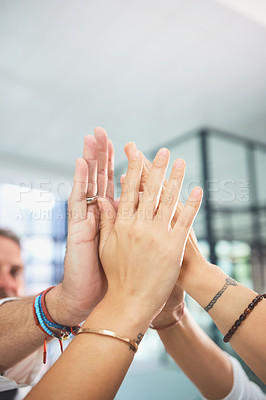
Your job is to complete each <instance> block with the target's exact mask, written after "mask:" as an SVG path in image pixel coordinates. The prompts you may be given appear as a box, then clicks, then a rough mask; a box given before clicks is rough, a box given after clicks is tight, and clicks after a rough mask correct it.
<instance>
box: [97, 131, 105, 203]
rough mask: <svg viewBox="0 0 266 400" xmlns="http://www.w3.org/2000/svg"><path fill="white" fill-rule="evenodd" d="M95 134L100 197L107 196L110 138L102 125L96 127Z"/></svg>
mask: <svg viewBox="0 0 266 400" xmlns="http://www.w3.org/2000/svg"><path fill="white" fill-rule="evenodd" d="M94 136H95V139H96V141H97V150H98V166H97V194H98V196H100V197H105V195H106V189H107V181H108V177H107V169H108V138H107V134H106V132H105V130H104V129H103V128H100V127H98V128H95V131H94Z"/></svg>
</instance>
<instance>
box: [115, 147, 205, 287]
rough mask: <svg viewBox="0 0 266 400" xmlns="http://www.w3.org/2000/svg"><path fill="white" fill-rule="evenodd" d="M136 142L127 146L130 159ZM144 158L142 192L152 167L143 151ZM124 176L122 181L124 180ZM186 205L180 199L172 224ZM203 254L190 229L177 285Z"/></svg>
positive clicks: (165, 181)
mask: <svg viewBox="0 0 266 400" xmlns="http://www.w3.org/2000/svg"><path fill="white" fill-rule="evenodd" d="M137 150H138V149H137V147H136V144H135V143H134V142H130V143H127V144H126V146H125V153H126V156H127V158H128V159H130V156H131V154H132V153H133V152H135V151H137ZM141 154H142V158H143V169H142V174H141V181H140V192H142V191H143V190H144V187H145V185H146V182H147V180H148V178H149V174H150V171H151V168H152V164H151V162H150V161H149V160H148V159H147V158H146V157H145V155H144V154H143V153H141ZM123 179H124V178H123V177H122V179H121V180H122V181H123ZM166 185H167V180H166V179H165V180H164V183H163V186H162V193H163V192H164V190H165V188H166ZM183 208H184V206H183V204H182V202H181V201H180V200H179V201H178V204H177V207H176V211H175V214H174V217H173V219H172V226H174V225H175V223H176V221H177V220H178V218H179V215H180V213H181V212H182V210H183ZM202 258H203V257H202V255H201V254H200V251H199V249H198V246H197V238H196V235H195V232H194V230H193V229H191V230H190V232H189V236H188V240H187V243H186V248H185V253H184V259H183V264H182V269H181V271H180V275H179V282H178V283H177V286H178V287H179V286H180V285H181V286H182V285H183V281H186V280H187V279H189V275H190V269H191V265H192V264H193V265H196V264H198V263H199V262H200V261H202Z"/></svg>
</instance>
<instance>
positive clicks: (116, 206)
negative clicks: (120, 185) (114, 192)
mask: <svg viewBox="0 0 266 400" xmlns="http://www.w3.org/2000/svg"><path fill="white" fill-rule="evenodd" d="M119 202H120V197H119V198H117V199H115V200H114V209H115V212H117V210H118V207H119Z"/></svg>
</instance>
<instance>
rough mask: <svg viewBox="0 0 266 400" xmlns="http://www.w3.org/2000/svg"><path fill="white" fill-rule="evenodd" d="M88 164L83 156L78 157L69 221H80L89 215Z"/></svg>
mask: <svg viewBox="0 0 266 400" xmlns="http://www.w3.org/2000/svg"><path fill="white" fill-rule="evenodd" d="M87 186H88V166H87V163H86V161H85V160H83V158H77V160H76V169H75V175H74V183H73V188H72V192H71V195H70V197H69V200H68V221H69V223H72V222H79V221H81V220H85V219H86V217H87V202H86V197H87V194H86V193H87Z"/></svg>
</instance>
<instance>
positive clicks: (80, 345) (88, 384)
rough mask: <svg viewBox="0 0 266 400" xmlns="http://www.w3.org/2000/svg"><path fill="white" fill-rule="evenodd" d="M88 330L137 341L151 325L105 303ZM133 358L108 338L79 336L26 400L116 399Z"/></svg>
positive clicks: (90, 319) (90, 320)
mask: <svg viewBox="0 0 266 400" xmlns="http://www.w3.org/2000/svg"><path fill="white" fill-rule="evenodd" d="M86 327H87V328H91V329H97V330H99V329H108V330H112V331H114V332H116V333H118V334H120V335H122V336H125V337H128V338H131V339H136V338H137V336H138V335H139V334H143V333H144V332H145V331H146V329H147V328H148V322H143V319H141V318H140V317H139V315H138V314H136V312H135V311H133V312H131V311H130V308H129V307H126V306H125V307H123V305H121V304H119V305H117V307H116V306H115V303H114V302H109V301H108V300H106V299H104V300H103V301H102V302H101V303H100V304H99V305H98V306H97V307H96V308H95V309H94V311H93V312H92V313H91V315H90V316H89V317H88V319H87V320H86V322H85V323H84V325H83V328H86ZM133 357H134V352H133V351H132V350H130V348H129V345H128V344H127V343H125V342H122V341H119V340H117V339H114V338H111V337H108V336H100V335H96V334H86V333H84V334H79V335H77V337H76V338H75V339H74V340H73V341H72V343H71V344H70V345H69V347H68V348H67V350H66V351H65V352H64V353H63V355H62V356H61V357H60V358H59V360H58V361H57V362H56V363H55V364H54V365H53V367H52V368H51V369H50V370H49V371H48V373H47V374H46V375H45V376H44V378H43V379H42V380H41V381H40V382H39V383H38V384H37V385H36V387H35V388H34V389H33V390H32V391H31V392H30V394H29V395H28V397H27V399H28V400H33V399H38V400H41V399H50V398H51V399H52V398H56V396H58V394H59V393H60V398H61V397H62V398H64V399H66V400H67V399H73V398H79V399H80V400H82V399H88V397H89V398H91V399H94V400H110V399H113V398H114V397H115V394H116V392H117V391H118V389H119V386H120V384H121V382H122V380H123V378H124V376H125V374H126V372H127V370H128V368H129V366H130V364H131V362H132V360H133ZM71 365H72V366H73V368H71V373H70V366H71ZM66 377H67V379H66ZM62 382H64V384H63V385H62Z"/></svg>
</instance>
